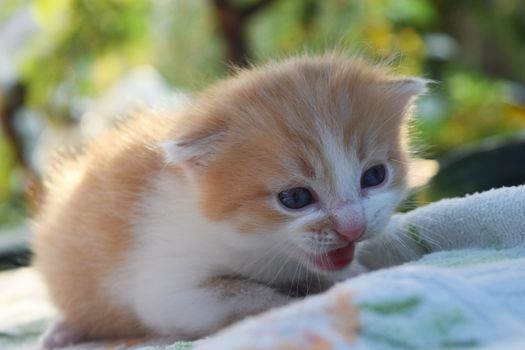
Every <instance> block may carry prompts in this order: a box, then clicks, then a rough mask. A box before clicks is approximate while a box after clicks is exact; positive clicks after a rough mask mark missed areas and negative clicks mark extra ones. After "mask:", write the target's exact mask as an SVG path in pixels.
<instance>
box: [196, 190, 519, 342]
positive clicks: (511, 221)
mask: <svg viewBox="0 0 525 350" xmlns="http://www.w3.org/2000/svg"><path fill="white" fill-rule="evenodd" d="M362 245H363V246H362V247H361V248H363V249H361V253H360V254H359V255H358V257H357V260H358V264H356V265H357V266H358V267H356V272H362V271H372V270H377V269H380V268H383V269H382V270H380V271H375V272H370V273H366V274H362V275H360V276H358V277H356V278H352V279H349V280H347V281H345V282H342V283H340V284H338V285H336V286H335V287H334V288H332V289H331V290H329V291H328V292H327V293H324V294H322V295H318V296H314V297H310V298H307V299H306V300H304V301H301V302H297V303H294V304H292V305H289V306H286V307H284V308H281V309H277V310H273V311H270V312H268V313H265V314H263V315H260V316H257V317H253V318H249V319H247V320H245V321H242V322H240V323H238V324H237V325H234V326H233V327H231V328H229V329H227V330H224V331H222V332H220V333H219V334H218V335H216V336H214V337H212V338H210V339H207V340H204V341H201V342H200V343H199V344H197V345H196V348H195V349H197V350H206V349H232V350H234V349H261V350H262V349H291V350H294V349H442V348H446V349H460V348H461V349H464V348H476V349H484V348H486V349H499V348H509V349H525V186H520V187H511V188H502V189H498V190H491V191H488V192H484V193H481V194H476V195H471V196H468V197H465V198H459V199H448V200H442V201H440V202H437V203H434V204H431V205H428V206H426V207H423V208H419V209H416V210H414V211H412V212H409V213H407V214H398V215H396V216H395V217H394V218H393V219H392V222H391V223H390V225H389V227H388V232H387V233H386V234H385V235H383V236H380V237H378V238H377V239H374V240H372V241H369V242H364V243H362ZM465 248H468V249H465ZM458 249H459V250H458ZM421 257H422V258H421ZM418 259H419V260H418ZM407 261H409V262H408V263H405V262H407ZM403 263H404V264H403ZM399 264H402V265H401V266H395V265H399ZM391 266H394V267H391ZM386 267H390V268H386Z"/></svg>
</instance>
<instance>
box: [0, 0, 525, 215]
mask: <svg viewBox="0 0 525 350" xmlns="http://www.w3.org/2000/svg"><path fill="white" fill-rule="evenodd" d="M257 2H258V0H235V1H231V3H233V4H235V5H238V6H249V5H253V4H254V3H257ZM29 3H30V4H31V5H30V6H31V7H32V10H33V12H34V14H35V18H36V19H37V21H38V23H39V25H40V27H41V28H40V33H39V34H38V35H37V36H36V37H35V40H33V41H32V42H31V43H30V45H29V46H28V47H27V49H26V50H25V52H24V54H23V60H21V61H20V64H21V67H22V75H23V76H22V80H23V81H24V82H25V83H26V85H27V87H28V89H29V107H31V108H33V109H34V110H37V111H39V112H41V113H43V115H44V116H46V118H47V119H48V121H49V122H51V123H65V122H66V121H71V119H72V118H71V116H72V114H73V113H72V106H71V101H73V100H74V98H75V97H79V96H97V95H100V94H101V93H103V91H104V90H105V89H106V88H107V87H109V86H110V85H111V84H112V83H113V82H115V81H116V80H117V79H118V78H119V77H121V76H122V75H123V74H124V73H125V72H127V71H128V70H129V69H130V68H132V67H134V66H136V65H139V64H151V65H153V66H155V67H156V68H157V69H158V70H159V71H160V72H161V73H162V74H163V76H164V77H165V78H166V79H167V80H168V81H169V82H170V83H172V84H173V86H174V87H176V88H180V89H183V90H189V91H193V90H198V89H201V88H202V87H204V86H206V85H208V84H209V83H210V82H212V81H213V80H216V79H218V78H220V77H222V76H225V75H226V74H227V62H225V61H224V57H225V54H224V52H225V51H224V38H222V37H221V36H220V34H219V31H218V30H217V23H216V19H217V18H216V13H215V12H214V8H213V1H211V0H174V1H155V2H150V1H146V0H35V1H33V2H28V1H27V0H25V1H24V0H4V1H3V2H2V11H1V13H0V21H2V20H5V19H6V18H8V17H9V16H11V15H13V14H14V13H15V12H16V10H17V9H18V8H20V7H21V6H27V4H29ZM247 28H248V32H247V37H248V41H249V42H248V43H249V48H250V52H249V54H250V55H251V57H252V61H253V62H255V63H259V62H264V61H267V60H269V59H271V58H275V57H281V56H287V55H290V54H294V53H298V52H304V51H313V52H322V51H326V50H330V49H337V50H341V51H348V52H350V53H358V54H361V55H365V56H368V57H370V58H372V59H373V60H377V61H387V62H390V63H393V64H394V65H397V66H398V67H397V68H396V71H397V72H398V73H399V74H405V75H423V76H425V77H427V78H431V79H435V80H436V81H438V83H437V84H435V85H433V86H431V88H430V92H429V94H428V96H426V97H425V98H424V99H423V100H422V101H421V103H420V113H419V114H420V118H419V119H418V120H417V122H416V129H417V133H418V134H419V136H420V139H421V142H422V143H423V144H427V145H431V147H429V148H428V151H427V153H426V155H427V156H428V157H439V156H440V155H442V154H444V153H446V152H447V151H449V150H451V149H453V148H455V147H457V146H459V145H461V144H464V143H467V142H473V141H476V140H479V139H481V138H484V137H487V136H491V135H495V134H511V133H513V132H515V131H516V130H519V129H523V128H524V127H525V107H524V106H523V104H524V100H525V92H524V91H525V86H524V84H525V66H524V65H523V62H525V36H524V35H523V33H524V32H525V2H524V1H521V0H501V1H477V0H469V1H453V0H441V1H432V0H370V1H354V0H330V1H317V0H275V1H274V2H273V3H272V4H271V5H270V6H268V7H266V8H265V9H264V10H262V11H261V12H260V13H257V15H255V16H254V17H252V19H251V21H250V22H249V23H248V26H247ZM12 170H13V169H12V163H11V161H10V157H9V154H8V152H7V151H6V147H5V145H3V144H2V143H1V142H0V202H4V203H5V202H6V201H8V199H9V198H11V197H10V195H9V194H8V193H13V190H12V189H13V180H12V177H13V175H12V174H13V172H12ZM15 202H16V201H15ZM13 207H16V205H15V206H13ZM0 212H6V210H4V209H2V208H0ZM2 220H3V218H2V217H0V221H2Z"/></svg>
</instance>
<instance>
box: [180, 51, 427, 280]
mask: <svg viewBox="0 0 525 350" xmlns="http://www.w3.org/2000/svg"><path fill="white" fill-rule="evenodd" d="M422 88H423V84H422V83H421V82H420V81H418V80H407V79H405V80H393V79H391V78H389V77H387V76H386V75H384V74H383V73H381V72H380V71H379V70H377V69H372V68H369V67H366V66H363V65H362V64H361V63H359V62H350V61H348V60H345V59H343V58H337V57H328V58H327V57H325V58H317V59H306V58H302V59H296V60H292V61H288V62H285V63H281V64H278V65H274V66H271V67H269V68H266V69H263V70H261V71H256V72H245V73H243V74H241V76H240V77H238V78H236V79H234V80H231V81H228V82H226V83H223V84H222V85H219V87H218V88H216V89H215V90H212V92H210V93H209V95H208V96H206V97H203V101H204V102H205V104H202V102H201V104H200V105H198V109H197V112H196V115H195V117H194V120H195V122H192V125H191V126H190V129H191V130H192V132H191V133H189V134H190V135H189V136H185V137H183V138H182V141H180V140H179V141H178V143H176V144H175V146H173V147H175V149H174V150H173V154H175V155H174V156H173V161H175V162H183V163H184V164H185V168H186V170H187V171H188V174H189V175H190V176H191V177H192V178H193V179H194V180H195V181H194V183H195V184H196V186H197V188H198V193H199V202H200V205H201V208H202V211H203V213H204V215H205V216H206V217H207V218H208V219H210V220H212V221H228V222H230V223H231V224H232V225H233V226H234V227H235V229H236V230H237V232H238V234H239V235H241V236H244V235H254V234H255V235H260V236H261V237H266V238H267V239H268V241H272V242H274V243H275V242H277V244H275V247H276V248H275V249H278V250H283V251H284V252H285V254H289V255H291V256H293V257H295V258H296V259H297V260H298V261H301V262H302V263H303V264H304V265H305V266H307V267H309V268H310V269H311V270H314V271H318V272H319V271H321V272H326V273H331V272H336V271H340V270H342V269H344V268H345V267H347V266H348V265H349V263H350V262H351V261H352V259H353V256H354V250H355V246H356V244H357V243H358V242H360V241H362V240H365V239H367V238H370V237H372V236H374V235H377V234H379V233H381V231H382V230H383V229H384V227H385V225H386V223H387V221H388V219H389V217H390V216H391V215H392V213H393V211H394V209H395V207H396V206H397V205H398V204H399V202H400V200H401V198H402V194H403V192H404V189H405V176H406V165H405V164H406V162H407V155H406V150H405V140H404V137H405V136H404V133H405V119H406V118H405V116H404V115H405V114H406V112H407V108H408V106H409V103H410V102H411V100H412V97H413V96H414V95H415V94H417V93H418V92H420V90H421V89H422ZM203 106H204V107H203ZM177 152H178V153H177Z"/></svg>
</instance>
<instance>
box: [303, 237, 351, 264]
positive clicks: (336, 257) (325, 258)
mask: <svg viewBox="0 0 525 350" xmlns="http://www.w3.org/2000/svg"><path fill="white" fill-rule="evenodd" d="M354 249H355V244H354V243H350V244H348V245H347V246H346V247H343V248H339V249H335V250H332V251H331V252H328V253H326V254H323V255H318V256H315V257H314V258H313V259H312V262H313V263H314V264H315V266H317V267H319V268H321V269H323V270H340V269H342V268H344V267H346V266H347V265H348V264H350V263H351V262H352V259H353V258H354Z"/></svg>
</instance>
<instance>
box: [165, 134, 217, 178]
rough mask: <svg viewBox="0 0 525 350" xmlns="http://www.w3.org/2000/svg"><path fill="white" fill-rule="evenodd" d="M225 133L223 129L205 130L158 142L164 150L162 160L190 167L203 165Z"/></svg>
mask: <svg viewBox="0 0 525 350" xmlns="http://www.w3.org/2000/svg"><path fill="white" fill-rule="evenodd" d="M225 134H226V132H225V130H206V131H200V132H198V133H196V134H193V135H191V136H187V137H182V138H180V139H176V140H170V141H165V142H163V143H161V144H160V146H161V148H162V150H163V151H164V160H165V161H166V163H168V164H174V165H175V164H176V165H181V166H183V167H186V168H191V169H196V168H199V167H204V166H206V164H207V162H208V160H209V159H210V158H211V157H212V156H213V154H214V153H215V152H216V150H217V147H218V146H219V144H220V143H221V142H222V141H223V140H224V137H225Z"/></svg>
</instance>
